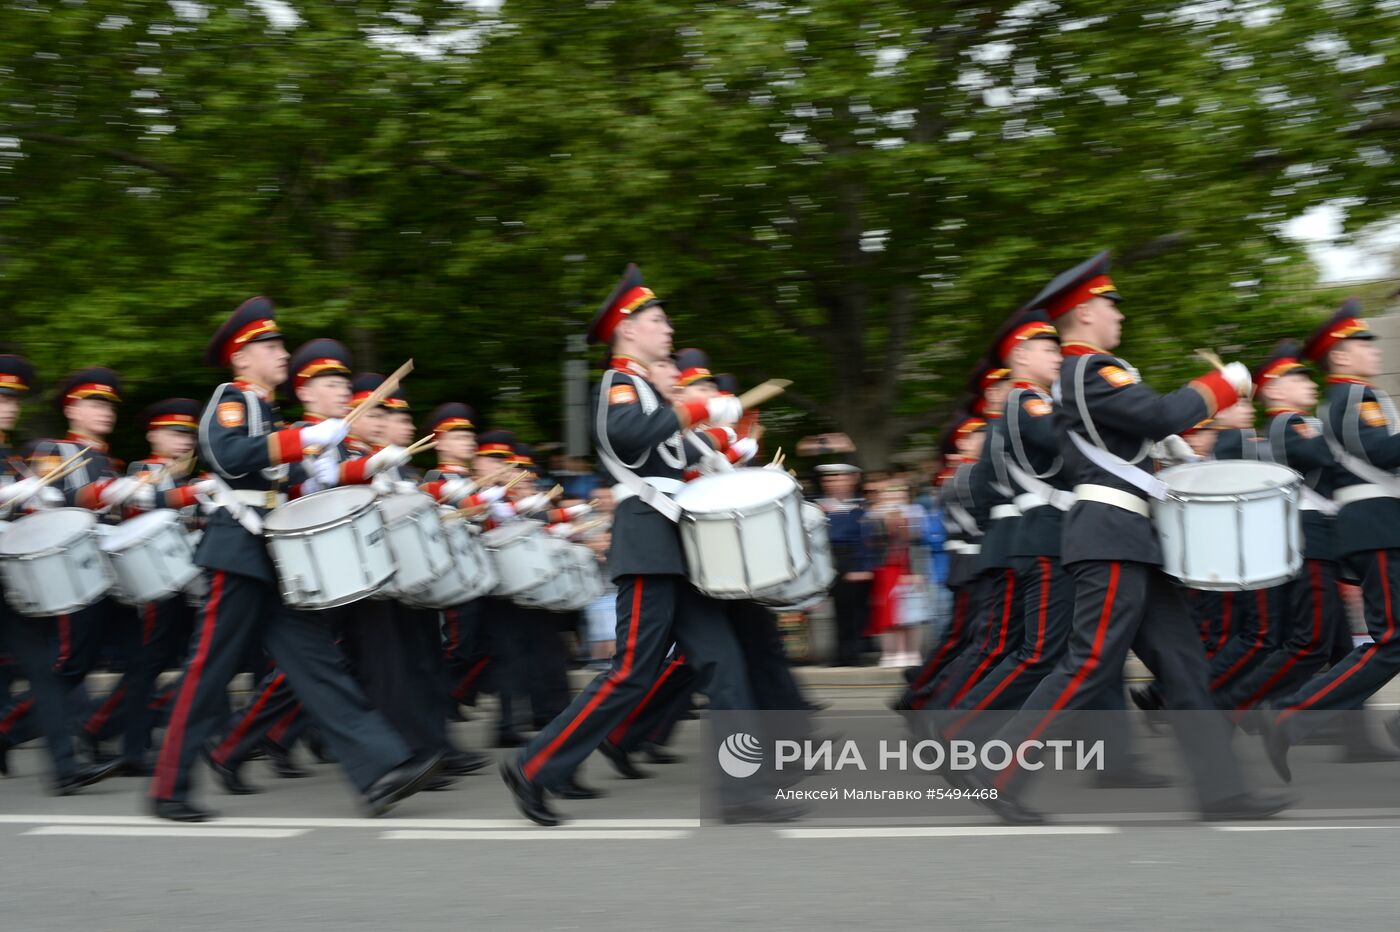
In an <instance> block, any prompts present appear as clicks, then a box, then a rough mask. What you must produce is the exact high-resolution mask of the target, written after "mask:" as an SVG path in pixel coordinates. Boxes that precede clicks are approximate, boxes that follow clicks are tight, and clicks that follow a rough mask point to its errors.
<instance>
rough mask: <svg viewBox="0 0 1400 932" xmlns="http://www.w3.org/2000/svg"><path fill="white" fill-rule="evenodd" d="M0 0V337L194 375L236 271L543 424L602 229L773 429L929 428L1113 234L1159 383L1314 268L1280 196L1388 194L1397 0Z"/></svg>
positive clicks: (387, 353)
mask: <svg viewBox="0 0 1400 932" xmlns="http://www.w3.org/2000/svg"><path fill="white" fill-rule="evenodd" d="M266 6H267V5H266V4H258V3H240V2H212V0H210V2H201V3H195V2H178V3H174V4H170V5H165V4H158V3H148V2H136V0H127V2H123V0H104V2H102V3H95V2H77V0H71V2H65V3H47V2H39V0H0V10H2V11H3V12H2V13H0V15H3V18H4V21H5V24H6V28H5V30H4V31H3V32H0V107H3V109H2V110H0V146H3V148H0V289H2V291H0V294H2V295H3V301H4V306H5V315H6V316H5V320H6V323H7V326H6V333H5V336H4V339H5V340H7V341H8V342H9V343H11V344H13V345H15V346H17V347H20V348H22V349H23V350H24V351H26V352H28V353H29V354H30V355H31V356H33V357H34V358H35V360H36V362H37V363H38V364H39V365H40V366H41V370H42V372H43V374H45V375H46V376H48V377H49V378H55V377H57V376H58V375H59V374H60V373H61V372H62V371H63V370H65V369H67V368H70V367H73V366H77V365H87V364H106V365H111V366H113V367H116V368H118V369H119V370H121V371H122V372H123V373H124V374H125V375H126V376H127V377H128V379H129V380H131V381H132V382H133V383H134V392H133V394H134V396H135V398H136V399H137V400H150V399H152V398H155V397H159V396H163V395H167V394H173V393H180V394H190V395H194V396H196V397H199V396H202V395H203V394H204V393H206V392H207V390H208V388H209V383H210V380H211V376H210V375H209V374H208V373H204V372H201V371H200V370H199V368H198V365H197V363H198V356H199V350H200V348H201V347H202V345H203V342H204V340H205V339H207V336H208V333H209V332H210V330H211V327H212V326H213V325H214V323H215V322H216V321H217V320H219V319H220V318H221V317H222V316H223V315H224V314H226V313H227V312H228V310H229V309H230V308H231V307H232V306H233V305H234V304H236V303H237V302H238V301H239V300H241V299H242V298H244V297H246V296H248V295H250V294H254V293H266V294H268V295H270V296H272V297H273V298H274V299H275V300H276V301H277V302H278V304H279V306H281V307H282V308H284V309H285V315H286V317H285V326H286V329H288V330H289V331H290V333H291V334H292V336H293V339H294V341H299V340H300V339H303V338H310V337H312V336H318V335H336V336H340V337H342V338H343V339H345V340H346V342H347V343H349V344H350V346H351V347H352V349H353V350H354V351H355V353H356V355H357V361H358V362H359V363H360V364H361V365H362V366H364V367H366V368H370V367H378V368H385V367H392V366H394V365H396V364H397V363H398V362H399V361H401V359H402V358H404V357H407V356H410V355H411V356H413V357H414V358H415V359H416V360H417V362H418V371H417V372H416V373H415V375H414V377H413V384H412V386H411V388H412V392H413V395H414V398H415V400H417V401H418V402H419V403H420V407H425V406H427V405H428V404H431V403H434V402H436V401H440V400H446V399H448V398H454V399H461V400H467V401H470V402H471V403H473V404H475V405H476V406H477V407H478V408H479V409H481V410H482V412H483V414H484V416H485V418H486V420H487V421H489V422H494V423H500V424H505V425H508V426H512V427H515V428H516V429H519V430H521V431H523V432H524V433H526V434H527V435H530V436H533V437H534V438H536V439H549V438H554V437H557V436H559V433H560V398H561V390H560V373H561V364H562V360H563V358H564V356H565V353H566V338H567V336H568V335H569V334H576V333H578V332H579V331H580V329H581V328H582V326H583V323H584V322H585V321H586V320H587V319H588V316H589V315H590V314H591V313H592V310H593V308H594V306H595V305H596V303H597V302H598V300H600V299H601V297H602V296H603V295H605V294H606V293H607V291H608V289H609V288H610V286H611V284H612V283H613V281H614V279H615V277H616V276H617V274H618V273H619V272H620V271H621V269H622V266H623V264H624V263H625V262H626V261H628V260H636V261H638V262H640V263H641V265H642V268H643V270H644V272H645V273H646V275H647V277H648V279H649V281H651V282H652V283H653V284H654V285H655V287H656V288H657V290H658V292H659V293H660V294H662V295H663V297H665V298H667V299H668V309H669V310H670V311H671V313H672V315H673V316H674V317H675V319H676V321H677V324H678V333H677V344H678V345H681V346H685V345H698V346H701V347H704V348H706V349H707V350H708V351H709V352H710V354H711V356H712V358H713V359H714V361H715V364H716V365H717V366H718V367H719V368H720V369H726V370H732V371H735V372H736V373H738V374H739V375H740V376H741V379H743V380H744V381H753V380H756V379H759V378H762V377H769V376H784V377H788V378H792V379H794V380H795V381H796V382H797V386H796V387H795V389H794V392H793V393H792V395H791V396H790V397H789V399H788V402H787V404H788V407H785V408H783V409H781V410H780V411H776V412H775V414H778V415H779V419H778V426H779V428H780V429H779V431H778V439H782V438H783V436H784V435H791V434H795V433H796V432H799V431H805V430H811V429H830V428H836V429H840V430H844V431H845V432H847V433H848V434H850V435H851V436H852V437H853V438H854V439H855V440H856V442H857V444H858V445H859V447H860V450H861V456H862V458H863V459H864V460H865V461H866V462H867V463H870V464H874V465H883V464H884V463H885V462H886V461H887V460H888V458H889V456H890V455H891V454H892V453H894V452H895V451H896V450H898V449H899V448H900V447H901V445H904V444H908V443H912V442H917V441H918V440H919V439H920V438H921V437H927V434H928V432H929V431H931V430H932V429H933V428H934V427H935V425H936V424H937V423H938V421H939V420H940V419H941V418H942V417H943V416H945V415H946V413H947V411H948V410H949V408H950V407H951V405H952V403H953V402H954V401H955V400H956V398H957V396H958V395H959V394H960V392H961V389H962V385H963V381H964V379H965V376H966V373H967V370H968V367H969V366H970V364H971V361H972V360H973V359H974V358H975V357H976V356H977V355H978V354H979V353H980V352H981V351H982V350H983V349H984V348H985V343H986V340H987V338H988V336H989V334H990V333H991V331H992V330H993V329H994V328H995V327H996V325H997V323H998V322H999V321H1000V320H1001V319H1002V318H1003V317H1004V315H1005V314H1006V313H1008V312H1009V311H1011V310H1013V309H1014V308H1016V307H1018V306H1019V305H1020V304H1021V303H1023V302H1024V301H1025V300H1026V299H1027V298H1028V297H1030V296H1031V295H1033V294H1034V293H1035V291H1036V290H1037V289H1038V288H1039V286H1040V285H1041V284H1043V282H1044V281H1045V280H1047V279H1048V278H1049V277H1050V276H1052V275H1053V274H1055V273H1056V272H1058V271H1059V270H1060V269H1062V268H1063V267H1065V266H1067V265H1069V264H1072V263H1073V262H1075V261H1078V260H1079V259H1080V258H1083V257H1084V256H1086V255H1088V254H1090V253H1092V252H1093V251H1096V250H1097V249H1100V248H1104V247H1106V246H1112V247H1115V248H1116V249H1117V250H1118V251H1119V254H1120V259H1121V261H1120V265H1119V269H1120V271H1119V273H1118V274H1117V275H1116V278H1117V279H1118V281H1119V284H1120V286H1121V287H1122V288H1123V290H1124V291H1125V293H1126V295H1127V302H1126V303H1125V305H1124V309H1125V310H1126V311H1127V312H1128V314H1129V317H1130V326H1129V329H1128V334H1129V337H1128V340H1129V342H1128V344H1127V345H1126V346H1125V352H1126V353H1127V354H1128V355H1129V356H1130V358H1133V359H1134V361H1136V362H1139V363H1141V364H1143V367H1144V369H1145V370H1146V372H1147V374H1148V377H1149V379H1163V380H1166V379H1170V378H1179V377H1182V376H1185V375H1189V374H1191V373H1192V372H1193V371H1195V369H1196V368H1197V366H1198V363H1197V361H1195V360H1193V359H1192V358H1191V355H1190V352H1189V351H1190V349H1191V348H1193V347H1195V346H1214V347H1216V348H1218V349H1220V350H1222V352H1224V353H1225V354H1226V355H1233V354H1236V353H1243V354H1245V356H1246V361H1248V362H1253V361H1255V360H1257V358H1258V357H1259V356H1261V355H1262V354H1263V352H1264V351H1265V349H1266V347H1267V344H1268V343H1269V342H1271V341H1272V340H1273V339H1275V338H1277V337H1278V336H1281V335H1285V334H1298V333H1301V332H1302V331H1303V330H1304V329H1305V328H1306V327H1307V326H1309V324H1310V323H1311V322H1312V321H1313V320H1315V319H1316V318H1317V317H1318V316H1319V315H1320V314H1321V312H1322V311H1323V310H1325V309H1326V308H1327V307H1328V306H1329V305H1330V304H1331V303H1333V301H1334V299H1335V298H1336V297H1337V295H1336V294H1334V293H1332V292H1329V291H1321V292H1320V291H1317V290H1316V289H1315V288H1314V287H1313V286H1314V281H1313V278H1314V275H1313V272H1312V270H1311V269H1310V268H1309V267H1308V266H1307V264H1306V261H1305V259H1304V257H1303V256H1302V254H1301V251H1300V249H1299V247H1298V246H1297V244H1295V243H1292V242H1289V241H1288V240H1286V239H1284V238H1282V237H1281V235H1280V233H1279V225H1280V224H1281V223H1282V222H1283V221H1285V220H1287V219H1288V218H1290V217H1292V216H1295V215H1297V214H1298V213H1301V212H1302V211H1303V210H1304V209H1306V208H1307V207H1309V206H1311V205H1314V204H1317V203H1320V202H1323V201H1327V200H1333V199H1346V200H1345V201H1344V203H1345V204H1347V205H1348V209H1349V218H1350V220H1351V222H1353V223H1355V224H1361V223H1366V222H1370V221H1373V220H1376V219H1381V218H1384V217H1387V216H1390V215H1391V214H1393V213H1394V210H1395V189H1396V184H1397V172H1396V167H1395V163H1394V155H1395V153H1394V149H1395V147H1396V144H1397V130H1400V64H1397V60H1396V50H1395V42H1396V40H1395V38H1394V37H1395V36H1396V35H1397V34H1400V28H1397V27H1400V5H1397V4H1395V3H1393V2H1384V0H1375V2H1361V0H1327V2H1317V0H1306V2H1300V0H1206V2H1189V3H1186V2H1174V3H1173V2H1163V3H1148V2H1132V0H1130V2H1129V3H1126V4H1108V5H1105V4H1084V3H1078V2H1062V3H1052V2H1049V0H1021V2H1006V0H975V2H957V0H950V2H941V3H936V4H935V3H915V2H908V0H823V2H822V3H819V4H804V3H799V2H782V0H754V2H725V0H713V2H689V3H682V2H672V0H652V2H646V3H642V2H623V0H617V2H597V0H594V2H580V3H575V4H557V3H544V2H541V0H507V2H505V3H504V4H503V5H500V6H489V5H472V4H464V3H461V2H449V0H436V2H427V0H424V2H410V0H403V2H370V0H339V2H335V0H297V2H295V3H294V4H292V8H293V9H294V10H295V14H296V21H295V22H287V21H286V20H285V19H282V18H280V17H271V18H270V16H269V14H268V13H267V12H266Z"/></svg>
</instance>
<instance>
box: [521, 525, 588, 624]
mask: <svg viewBox="0 0 1400 932" xmlns="http://www.w3.org/2000/svg"><path fill="white" fill-rule="evenodd" d="M543 548H544V551H545V553H546V554H547V555H548V558H549V560H550V563H551V565H552V567H551V570H550V573H549V576H548V578H546V579H545V580H544V581H543V582H541V583H540V584H539V585H536V586H532V587H530V588H529V589H525V590H523V591H521V592H520V593H518V594H517V595H516V596H515V597H514V601H515V602H517V603H518V604H520V605H526V606H529V607H531V608H542V609H545V610H546V611H551V612H577V611H581V610H582V609H583V607H584V606H585V605H587V604H588V603H589V602H590V601H592V600H593V599H595V598H597V597H598V596H599V595H600V594H602V591H603V585H602V579H603V576H602V574H601V573H600V572H599V571H598V561H597V560H595V559H594V558H593V551H591V550H589V549H588V548H587V547H583V546H580V545H578V544H575V543H571V542H569V541H567V540H560V539H559V538H557V537H550V536H548V535H545V539H544V541H543Z"/></svg>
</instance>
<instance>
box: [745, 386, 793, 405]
mask: <svg viewBox="0 0 1400 932" xmlns="http://www.w3.org/2000/svg"><path fill="white" fill-rule="evenodd" d="M791 384H792V379H769V380H768V381H767V382H764V383H763V384H762V385H755V386H754V387H753V388H751V389H749V390H748V391H746V392H744V393H743V394H742V395H740V396H739V405H740V407H742V408H743V409H744V410H745V411H747V410H749V409H750V408H753V407H757V406H758V405H761V404H763V403H764V402H765V401H771V400H773V399H774V398H777V397H778V396H779V395H781V394H782V393H783V392H784V391H786V390H787V387H788V386H789V385H791Z"/></svg>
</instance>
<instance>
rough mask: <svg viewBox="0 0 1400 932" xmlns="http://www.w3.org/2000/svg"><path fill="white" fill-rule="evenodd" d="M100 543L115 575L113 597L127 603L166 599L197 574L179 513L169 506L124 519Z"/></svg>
mask: <svg viewBox="0 0 1400 932" xmlns="http://www.w3.org/2000/svg"><path fill="white" fill-rule="evenodd" d="M100 546H101V547H102V551H103V552H104V553H105V554H107V559H108V561H109V562H110V563H111V564H112V572H113V573H114V574H115V575H116V582H115V583H113V585H112V598H114V599H116V600H117V601H118V602H121V603H123V604H126V605H144V604H145V603H147V602H159V601H160V600H162V599H167V598H169V597H170V596H172V595H174V594H175V593H177V592H180V591H181V590H183V589H184V588H185V587H186V586H188V585H189V584H190V582H191V581H192V580H193V579H194V578H195V577H196V576H199V575H200V572H199V567H197V566H195V565H194V547H192V546H191V545H190V538H189V535H188V534H187V533H186V532H185V529H184V527H183V526H182V525H181V523H180V515H179V513H178V512H175V511H171V510H170V509H169V508H161V509H158V510H156V511H148V512H146V513H145V514H143V515H138V516H137V517H135V518H132V519H131V520H129V521H123V522H122V523H121V524H119V525H117V526H116V527H114V528H111V529H110V530H109V531H108V532H107V533H106V534H104V535H103V536H102V539H101V542H100Z"/></svg>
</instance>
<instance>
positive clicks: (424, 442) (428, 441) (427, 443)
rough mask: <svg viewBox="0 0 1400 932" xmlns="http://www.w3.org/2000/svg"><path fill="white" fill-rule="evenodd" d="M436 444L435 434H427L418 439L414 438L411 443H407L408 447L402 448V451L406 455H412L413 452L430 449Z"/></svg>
mask: <svg viewBox="0 0 1400 932" xmlns="http://www.w3.org/2000/svg"><path fill="white" fill-rule="evenodd" d="M436 446H437V437H436V435H434V434H429V435H428V436H426V437H423V438H422V439H420V440H415V441H414V442H413V443H411V444H409V445H408V447H407V448H406V449H405V450H404V453H405V454H407V455H408V456H412V455H413V454H415V453H422V452H423V451H424V450H431V449H433V448H434V447H436Z"/></svg>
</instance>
